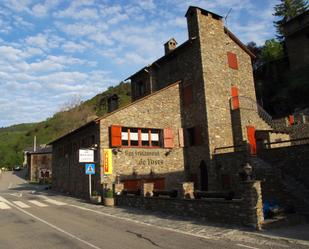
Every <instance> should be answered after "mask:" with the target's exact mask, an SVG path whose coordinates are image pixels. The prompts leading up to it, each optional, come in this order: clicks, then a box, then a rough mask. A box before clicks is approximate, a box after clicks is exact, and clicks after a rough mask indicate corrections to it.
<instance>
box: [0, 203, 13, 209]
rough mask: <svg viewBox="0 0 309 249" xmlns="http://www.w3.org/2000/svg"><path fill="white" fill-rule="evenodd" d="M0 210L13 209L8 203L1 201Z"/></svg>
mask: <svg viewBox="0 0 309 249" xmlns="http://www.w3.org/2000/svg"><path fill="white" fill-rule="evenodd" d="M0 209H2V210H4V209H11V207H10V206H9V205H8V204H7V203H5V202H1V201H0Z"/></svg>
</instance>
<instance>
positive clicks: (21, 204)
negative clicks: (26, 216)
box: [13, 201, 30, 208]
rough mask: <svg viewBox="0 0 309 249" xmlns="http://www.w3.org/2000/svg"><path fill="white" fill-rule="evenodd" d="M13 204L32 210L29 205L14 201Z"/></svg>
mask: <svg viewBox="0 0 309 249" xmlns="http://www.w3.org/2000/svg"><path fill="white" fill-rule="evenodd" d="M13 203H14V204H15V205H17V206H19V207H21V208H30V206H28V205H27V204H25V203H23V202H21V201H13Z"/></svg>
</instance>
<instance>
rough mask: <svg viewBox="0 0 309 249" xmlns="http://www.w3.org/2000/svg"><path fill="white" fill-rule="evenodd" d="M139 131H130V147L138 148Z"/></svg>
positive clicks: (134, 129)
mask: <svg viewBox="0 0 309 249" xmlns="http://www.w3.org/2000/svg"><path fill="white" fill-rule="evenodd" d="M138 140H139V139H138V129H137V128H131V129H130V146H138Z"/></svg>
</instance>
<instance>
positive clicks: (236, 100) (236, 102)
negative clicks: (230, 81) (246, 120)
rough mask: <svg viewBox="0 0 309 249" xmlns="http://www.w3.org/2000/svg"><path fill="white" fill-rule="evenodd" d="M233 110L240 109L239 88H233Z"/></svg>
mask: <svg viewBox="0 0 309 249" xmlns="http://www.w3.org/2000/svg"><path fill="white" fill-rule="evenodd" d="M231 94H232V109H233V110H237V109H239V98H238V88H237V87H236V86H232V91H231Z"/></svg>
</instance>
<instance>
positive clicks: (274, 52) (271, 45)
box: [261, 39, 284, 63]
mask: <svg viewBox="0 0 309 249" xmlns="http://www.w3.org/2000/svg"><path fill="white" fill-rule="evenodd" d="M283 56H284V51H283V46H282V44H281V43H280V42H278V41H276V40H275V39H270V40H267V41H266V42H265V45H264V47H263V48H262V52H261V58H262V60H263V63H265V62H270V61H273V60H278V59H280V58H282V57H283Z"/></svg>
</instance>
